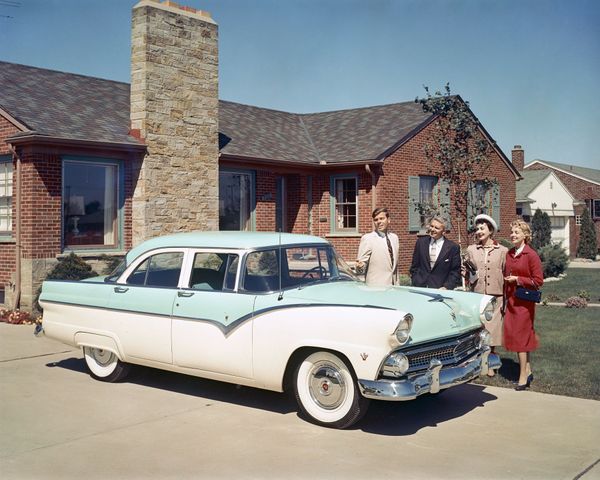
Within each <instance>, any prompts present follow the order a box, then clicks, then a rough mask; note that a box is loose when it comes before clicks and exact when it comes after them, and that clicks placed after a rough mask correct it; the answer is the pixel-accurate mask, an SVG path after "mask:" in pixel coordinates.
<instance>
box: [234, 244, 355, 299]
mask: <svg viewBox="0 0 600 480" xmlns="http://www.w3.org/2000/svg"><path fill="white" fill-rule="evenodd" d="M280 276H281V281H280ZM339 280H342V281H343V280H357V278H356V277H355V276H354V274H353V273H352V270H351V269H350V267H349V266H348V265H347V264H346V262H345V261H344V260H343V259H342V258H341V257H340V256H339V255H338V254H337V253H336V251H335V250H334V248H333V247H332V246H331V245H318V246H315V245H307V246H287V247H282V248H281V262H280V256H279V249H278V248H272V249H268V250H259V251H255V252H250V253H249V254H248V255H247V256H246V263H245V267H244V289H245V290H247V291H252V292H272V291H276V290H279V289H280V288H281V289H282V288H293V287H302V286H304V285H307V284H312V283H317V282H330V281H339Z"/></svg>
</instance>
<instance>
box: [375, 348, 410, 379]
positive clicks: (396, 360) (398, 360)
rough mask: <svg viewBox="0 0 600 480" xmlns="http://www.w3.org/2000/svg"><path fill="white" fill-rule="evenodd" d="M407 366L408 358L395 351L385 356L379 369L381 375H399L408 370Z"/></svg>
mask: <svg viewBox="0 0 600 480" xmlns="http://www.w3.org/2000/svg"><path fill="white" fill-rule="evenodd" d="M408 366H409V364H408V358H406V355H404V354H403V353H400V352H396V353H392V354H391V355H390V356H389V357H388V358H386V360H385V362H384V364H383V368H382V369H381V370H382V373H383V375H387V376H392V377H401V376H402V375H404V374H405V373H406V371H407V370H408Z"/></svg>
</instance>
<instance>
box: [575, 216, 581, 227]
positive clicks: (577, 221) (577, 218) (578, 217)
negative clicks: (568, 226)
mask: <svg viewBox="0 0 600 480" xmlns="http://www.w3.org/2000/svg"><path fill="white" fill-rule="evenodd" d="M575 225H577V226H578V227H580V226H581V215H575Z"/></svg>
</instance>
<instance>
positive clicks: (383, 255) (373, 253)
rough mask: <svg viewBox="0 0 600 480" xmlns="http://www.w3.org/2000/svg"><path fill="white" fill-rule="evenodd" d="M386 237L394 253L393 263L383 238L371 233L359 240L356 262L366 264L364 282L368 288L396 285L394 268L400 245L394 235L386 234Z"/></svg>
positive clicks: (396, 265) (396, 264)
mask: <svg viewBox="0 0 600 480" xmlns="http://www.w3.org/2000/svg"><path fill="white" fill-rule="evenodd" d="M388 237H389V239H390V243H391V244H392V251H393V252H394V262H393V263H392V261H391V259H390V252H389V250H388V246H387V241H386V239H385V236H382V235H379V234H378V233H377V232H371V233H367V234H365V235H363V236H362V238H361V239H360V246H359V247H358V256H357V260H358V261H360V262H365V264H366V269H365V270H366V272H367V273H366V276H365V280H366V282H367V285H369V286H373V287H382V286H386V285H394V284H396V283H397V281H396V268H397V267H398V251H399V249H400V244H399V241H398V236H397V235H396V234H395V233H388Z"/></svg>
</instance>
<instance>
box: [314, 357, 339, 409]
mask: <svg viewBox="0 0 600 480" xmlns="http://www.w3.org/2000/svg"><path fill="white" fill-rule="evenodd" d="M309 389H310V395H311V397H312V399H313V400H314V401H315V403H317V404H318V405H319V406H320V407H321V408H324V409H326V410H333V409H334V408H337V407H339V406H340V405H341V404H342V402H343V401H344V399H345V398H346V384H345V383H344V378H343V377H342V374H341V372H340V371H339V370H338V369H337V367H336V366H335V365H331V364H330V363H318V364H316V365H314V366H313V368H312V369H311V371H310V374H309Z"/></svg>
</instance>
